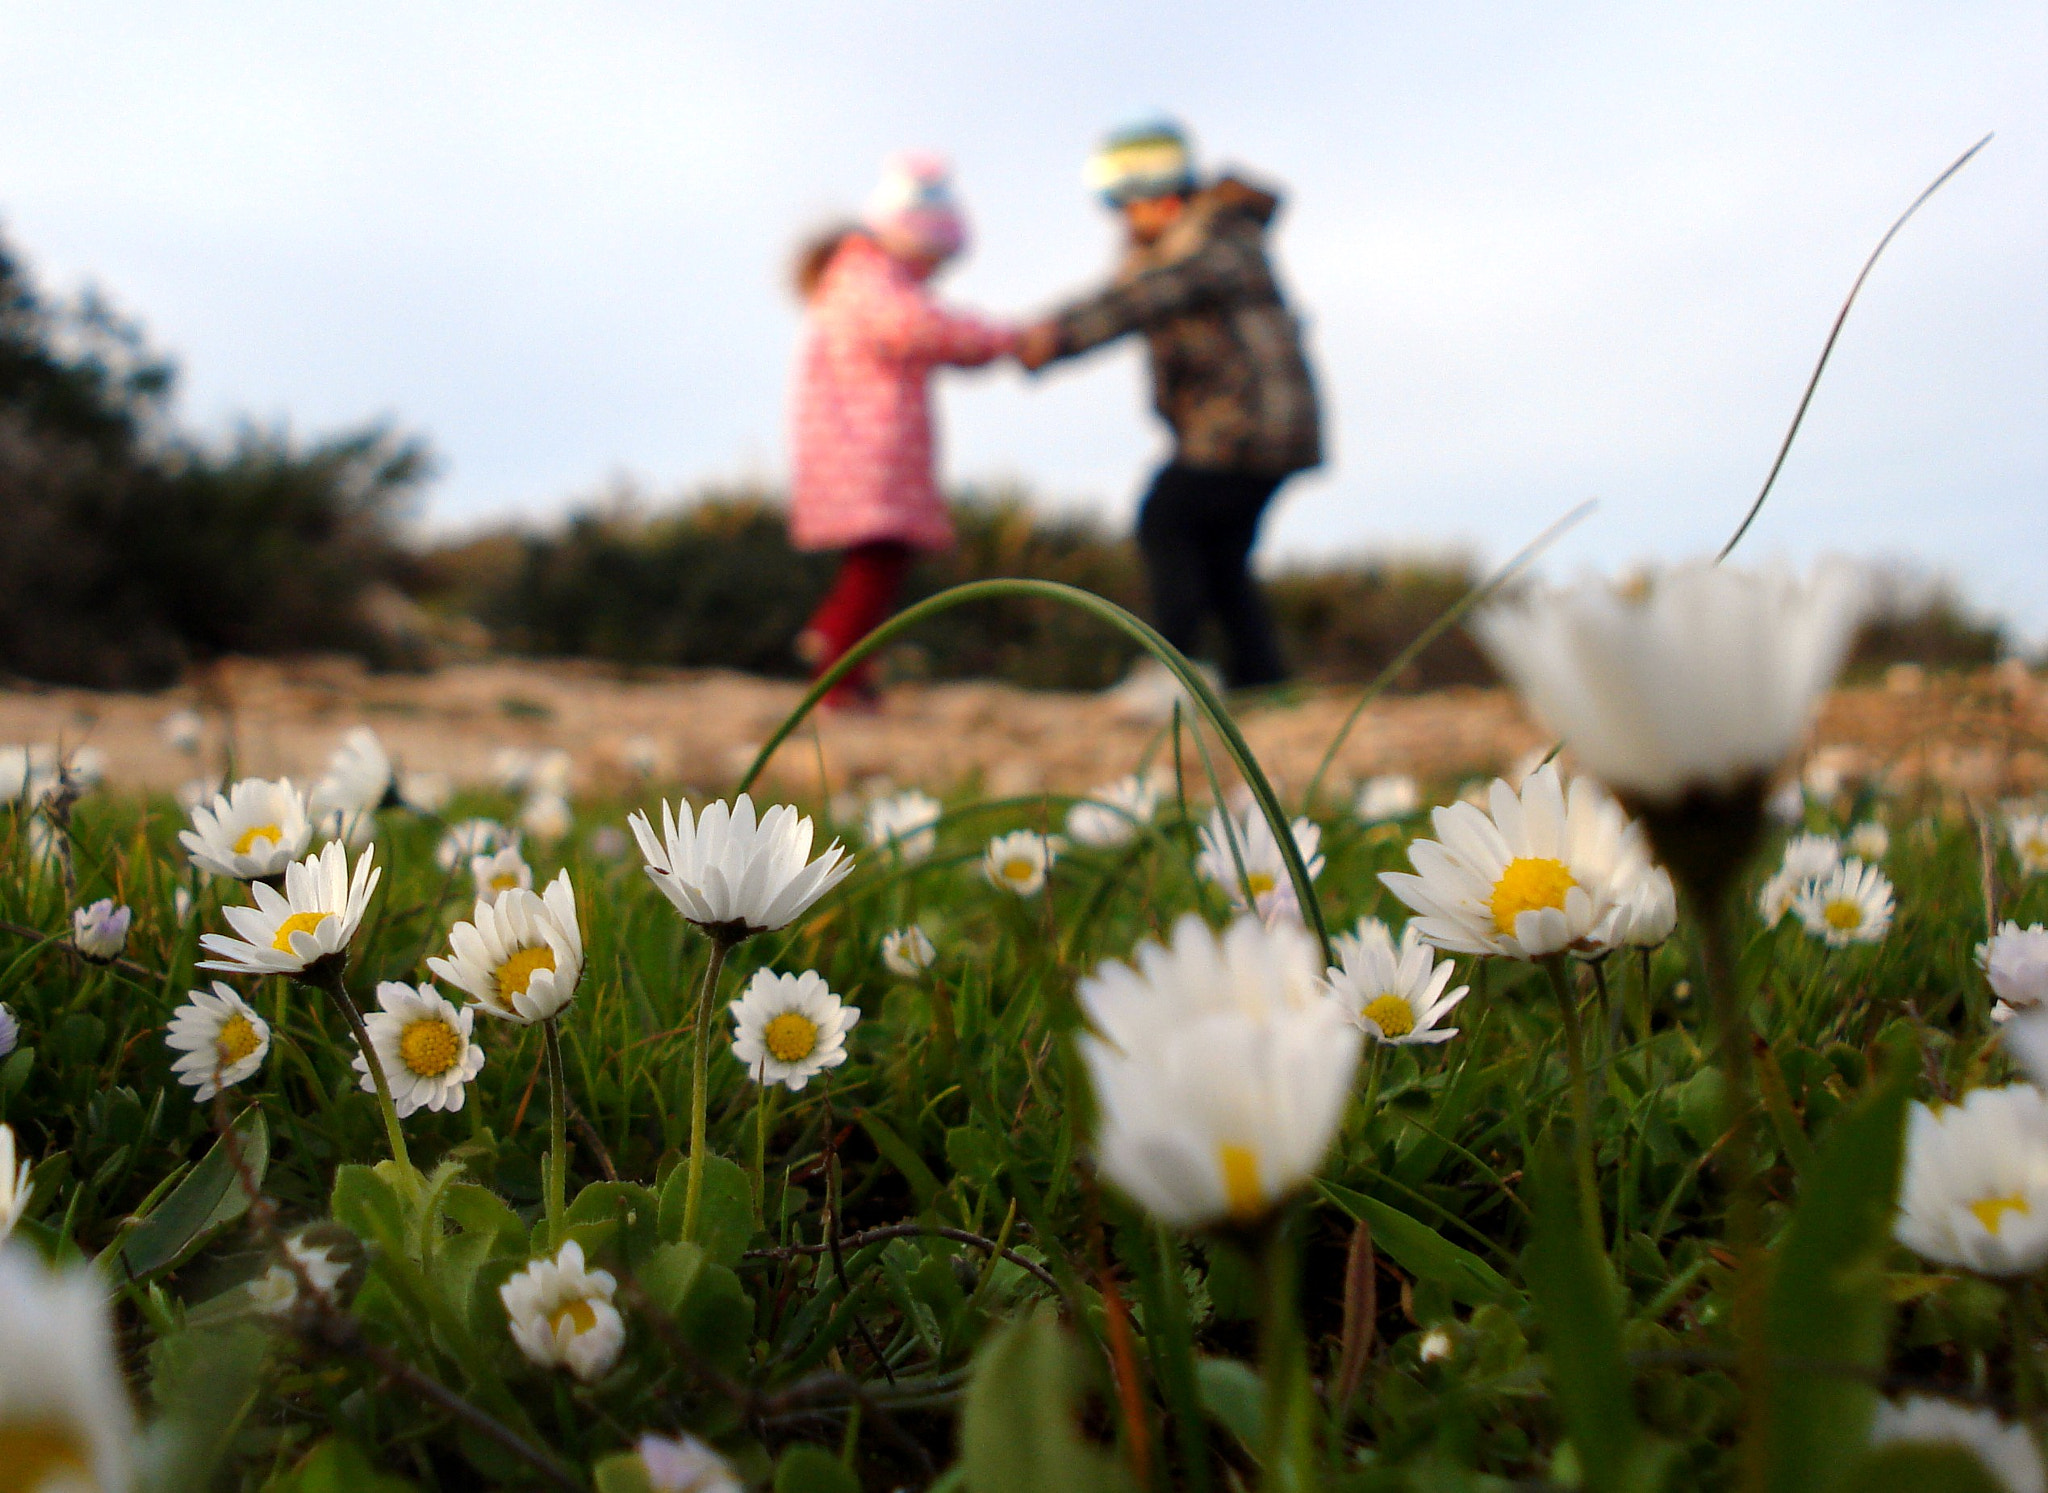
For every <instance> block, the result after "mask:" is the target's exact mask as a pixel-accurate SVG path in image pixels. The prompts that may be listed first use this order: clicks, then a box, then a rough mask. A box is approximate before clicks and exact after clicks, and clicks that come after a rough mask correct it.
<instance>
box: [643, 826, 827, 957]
mask: <svg viewBox="0 0 2048 1493" xmlns="http://www.w3.org/2000/svg"><path fill="white" fill-rule="evenodd" d="M626 823H627V824H628V825H629V826H630V827H631V829H632V831H633V837H634V838H635V839H636V840H638V841H639V842H640V852H641V854H642V855H644V856H645V857H646V858H647V874H648V875H649V876H650V877H652V878H653V880H654V884H655V885H656V886H658V887H660V888H661V891H662V895H663V896H665V897H667V898H668V900H669V901H670V902H673V903H674V904H675V906H676V910H677V911H678V912H680V913H681V914H682V915H683V916H684V917H685V918H686V919H688V920H689V921H690V922H692V923H695V924H696V925H697V926H698V927H700V928H703V929H706V930H708V931H713V932H715V933H718V934H720V935H721V936H724V937H727V938H744V937H746V936H748V935H749V934H754V933H768V932H772V931H774V930H775V929H777V928H782V927H786V926H788V925H789V924H790V923H792V922H794V921H796V919H798V918H800V917H802V916H803V915H804V914H805V913H806V912H808V911H809V910H810V908H811V905H812V904H813V903H815V902H816V901H817V900H818V899H819V898H820V897H822V896H824V895H825V893H827V892H829V891H831V890H832V888H834V887H835V886H837V885H839V883H840V882H842V881H844V880H845V879H846V877H847V874H848V873H849V872H851V871H852V870H853V861H852V859H851V858H850V857H849V856H848V855H847V854H846V852H845V851H844V850H842V849H841V848H840V846H839V842H838V841H837V840H834V841H833V842H832V844H831V846H830V847H829V848H827V849H826V851H825V852H824V854H822V855H820V856H819V857H818V858H817V859H816V860H812V859H811V858H810V855H811V821H810V820H809V819H808V818H807V817H806V816H804V815H802V814H799V813H798V812H797V811H796V810H795V809H793V808H791V807H790V806H789V805H788V804H776V805H775V806H774V807H772V808H770V809H768V810H767V811H766V812H765V813H763V814H762V815H761V816H760V819H759V821H758V822H757V821H756V819H755V817H754V801H753V800H752V799H751V798H749V797H748V796H747V795H746V794H744V793H742V794H741V795H740V796H739V798H738V799H737V800H735V801H734V802H733V804H732V806H731V807H730V808H728V807H727V806H726V804H725V801H724V800H722V799H721V800H719V801H718V802H717V803H712V804H706V805H705V806H704V811H703V812H702V813H701V814H698V815H697V816H696V817H695V818H694V820H693V819H692V817H691V814H690V806H689V805H688V804H687V803H686V804H683V805H682V812H681V813H680V814H675V813H671V812H670V811H669V806H668V804H667V802H666V801H664V802H663V803H662V806H661V835H660V837H659V838H657V837H656V836H655V833H654V826H653V825H652V824H651V823H649V821H648V818H647V816H646V815H645V814H634V815H632V816H631V817H630V818H629V819H628V820H627V821H626Z"/></svg>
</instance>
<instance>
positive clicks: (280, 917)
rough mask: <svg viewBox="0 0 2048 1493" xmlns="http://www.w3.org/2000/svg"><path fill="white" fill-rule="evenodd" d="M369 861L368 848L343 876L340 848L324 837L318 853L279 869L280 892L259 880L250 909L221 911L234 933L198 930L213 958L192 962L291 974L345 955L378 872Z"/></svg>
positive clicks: (344, 856) (231, 970)
mask: <svg viewBox="0 0 2048 1493" xmlns="http://www.w3.org/2000/svg"><path fill="white" fill-rule="evenodd" d="M375 859H376V851H375V850H374V849H370V850H365V851H364V852H363V854H362V857H361V858H360V859H359V860H357V862H356V868H355V874H354V876H350V874H349V868H348V851H347V850H345V849H344V848H342V846H341V845H340V844H339V843H337V842H334V841H330V842H328V843H327V844H326V845H324V846H322V847H321V849H320V853H319V854H318V855H311V856H308V857H306V859H304V860H302V861H293V862H292V863H291V864H290V865H289V866H287V867H285V871H284V892H283V894H282V895H279V893H278V891H277V889H276V888H275V887H272V886H270V885H268V884H266V883H264V882H261V881H254V882H251V883H250V884H249V891H250V893H251V895H253V896H254V897H255V899H256V905H255V906H254V907H225V908H222V909H221V913H222V916H224V917H226V919H227V920H228V926H229V927H231V928H233V929H234V930H235V932H236V933H238V934H239V935H241V936H240V937H239V938H230V937H228V936H227V935H226V934H224V933H206V934H202V935H201V936H200V939H199V942H200V944H201V945H202V946H204V947H205V948H207V949H209V950H211V951H212V952H213V953H215V954H217V955H219V956H220V957H219V958H217V959H203V960H201V961H200V963H199V967H200V968H201V969H218V970H223V971H225V972H226V973H228V974H231V975H296V974H301V973H303V972H304V971H305V970H306V969H307V967H308V966H310V965H312V964H314V963H316V962H318V961H319V960H322V959H330V958H334V957H336V956H338V955H341V954H343V953H345V952H346V951H347V949H348V945H349V940H350V939H352V938H354V937H355V936H356V929H357V928H358V927H360V926H361V925H362V921H363V913H364V912H365V911H366V910H367V909H368V908H369V905H370V894H371V893H372V892H374V891H376V890H377V882H378V879H379V878H380V877H382V876H383V874H384V873H383V872H382V871H381V870H379V869H377V868H376V867H375V866H373V865H372V864H371V863H372V862H373V861H374V860H375Z"/></svg>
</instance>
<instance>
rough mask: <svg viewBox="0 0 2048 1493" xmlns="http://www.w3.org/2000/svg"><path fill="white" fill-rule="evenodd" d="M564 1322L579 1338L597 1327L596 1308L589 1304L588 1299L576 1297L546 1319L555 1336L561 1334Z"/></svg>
mask: <svg viewBox="0 0 2048 1493" xmlns="http://www.w3.org/2000/svg"><path fill="white" fill-rule="evenodd" d="M564 1322H566V1323H568V1324H569V1330H570V1331H571V1332H573V1333H575V1334H576V1335H577V1336H579V1337H580V1336H581V1335H582V1334H584V1333H586V1332H589V1331H590V1330H591V1329H592V1328H594V1327H596V1326H597V1308H596V1307H594V1306H592V1305H591V1304H590V1300H589V1298H588V1297H585V1296H578V1297H577V1298H576V1299H575V1300H574V1301H572V1302H570V1303H569V1304H568V1305H567V1306H565V1307H563V1308H562V1309H561V1310H560V1311H558V1312H556V1313H555V1314H554V1315H553V1316H552V1317H550V1318H548V1326H549V1327H550V1328H552V1329H553V1330H554V1331H555V1332H556V1333H557V1334H559V1333H560V1332H561V1330H562V1324H563V1323H564Z"/></svg>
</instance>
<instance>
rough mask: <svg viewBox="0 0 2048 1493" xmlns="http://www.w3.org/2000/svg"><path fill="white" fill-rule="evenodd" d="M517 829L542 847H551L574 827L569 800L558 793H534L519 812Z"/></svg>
mask: <svg viewBox="0 0 2048 1493" xmlns="http://www.w3.org/2000/svg"><path fill="white" fill-rule="evenodd" d="M519 827H520V828H521V829H523V830H525V831H526V832H527V833H528V834H529V835H532V836H533V837H534V839H536V840H538V841H540V843H541V844H543V845H552V844H554V843H555V841H557V840H559V839H561V838H562V837H563V836H564V835H566V834H568V833H569V831H570V830H572V829H574V828H575V827H576V815H575V812H574V811H573V810H572V809H571V808H570V807H569V800H568V799H566V798H564V797H563V796H562V795H561V794H559V793H536V794H534V795H533V797H531V798H529V799H528V800H527V801H526V803H525V805H524V806H523V807H521V809H520V810H519Z"/></svg>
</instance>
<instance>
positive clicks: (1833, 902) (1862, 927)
mask: <svg viewBox="0 0 2048 1493" xmlns="http://www.w3.org/2000/svg"><path fill="white" fill-rule="evenodd" d="M1792 906H1793V908H1794V910H1795V911H1797V912H1798V914H1799V921H1800V922H1802V923H1804V924H1805V925H1806V931H1807V932H1808V933H1810V934H1812V935H1813V936H1814V937H1815V938H1821V939H1826V940H1827V942H1828V945H1829V947H1831V948H1837V949H1839V948H1844V947H1846V946H1847V945H1849V944H1852V943H1876V942H1878V941H1879V940H1880V939H1882V938H1883V937H1884V936H1885V934H1886V933H1888V932H1890V931H1891V926H1892V909H1893V901H1892V884H1891V882H1890V880H1889V879H1888V878H1887V877H1886V876H1885V874H1884V872H1882V871H1880V870H1878V869H1877V867H1875V866H1866V865H1864V864H1863V862H1861V861H1859V860H1856V859H1854V858H1851V859H1849V860H1846V861H1843V862H1842V864H1841V865H1839V866H1837V867H1835V869H1834V870H1833V871H1832V872H1831V873H1830V874H1829V875H1828V876H1826V877H1824V878H1823V879H1821V880H1819V881H1811V882H1808V883H1807V884H1806V889H1805V890H1804V891H1802V892H1800V894H1799V895H1798V897H1796V898H1795V899H1793V903H1792Z"/></svg>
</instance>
